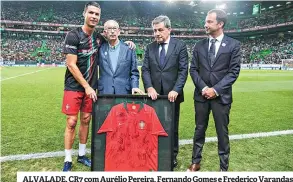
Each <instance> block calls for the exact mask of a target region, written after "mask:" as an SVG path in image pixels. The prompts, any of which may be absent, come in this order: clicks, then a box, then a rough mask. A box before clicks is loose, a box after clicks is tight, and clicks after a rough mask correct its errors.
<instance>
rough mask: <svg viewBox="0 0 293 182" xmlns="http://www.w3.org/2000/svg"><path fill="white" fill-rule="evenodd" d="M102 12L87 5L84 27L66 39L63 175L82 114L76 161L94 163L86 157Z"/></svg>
mask: <svg viewBox="0 0 293 182" xmlns="http://www.w3.org/2000/svg"><path fill="white" fill-rule="evenodd" d="M100 15H101V8H100V5H99V4H98V3H96V2H89V3H87V4H86V5H85V8H84V11H83V16H84V25H83V26H82V27H79V28H76V29H75V30H72V31H70V32H69V33H68V34H67V35H66V38H65V45H64V48H63V53H65V54H66V64H67V69H66V73H65V82H64V84H65V89H64V97H63V105H62V112H63V113H64V114H66V115H67V118H66V128H65V136H64V144H65V160H64V167H63V171H70V170H71V168H72V157H71V156H72V145H73V142H74V137H75V126H76V124H77V120H78V113H79V112H80V127H79V151H78V158H77V161H78V162H79V163H82V164H84V165H86V166H88V167H90V166H91V161H90V160H89V159H88V158H87V157H86V156H85V152H86V151H85V150H86V143H87V138H88V133H89V122H90V119H91V112H92V101H96V100H97V95H96V91H95V90H94V89H93V87H94V86H95V82H96V80H97V77H96V74H97V71H96V69H97V62H96V54H97V53H98V49H99V46H100V45H101V43H103V42H105V40H104V38H103V37H102V36H101V35H100V34H99V33H97V32H95V27H96V25H97V24H98V23H99V21H100Z"/></svg>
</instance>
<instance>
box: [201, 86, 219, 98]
mask: <svg viewBox="0 0 293 182" xmlns="http://www.w3.org/2000/svg"><path fill="white" fill-rule="evenodd" d="M202 95H203V96H204V97H205V98H206V99H214V98H216V97H217V95H216V93H215V90H214V89H213V88H207V89H205V90H204V91H203V92H202Z"/></svg>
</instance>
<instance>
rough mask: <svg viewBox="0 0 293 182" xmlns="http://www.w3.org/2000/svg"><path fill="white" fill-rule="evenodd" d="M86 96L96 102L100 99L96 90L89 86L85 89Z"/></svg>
mask: <svg viewBox="0 0 293 182" xmlns="http://www.w3.org/2000/svg"><path fill="white" fill-rule="evenodd" d="M85 94H86V95H87V96H88V97H89V98H91V99H93V101H94V102H96V100H97V99H98V98H97V94H96V91H95V90H94V89H92V87H90V86H88V87H86V88H85Z"/></svg>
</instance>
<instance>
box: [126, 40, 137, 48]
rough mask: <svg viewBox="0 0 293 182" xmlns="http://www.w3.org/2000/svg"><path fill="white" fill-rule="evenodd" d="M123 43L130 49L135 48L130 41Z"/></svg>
mask: <svg viewBox="0 0 293 182" xmlns="http://www.w3.org/2000/svg"><path fill="white" fill-rule="evenodd" d="M124 43H125V44H127V45H128V47H129V48H130V49H135V48H136V46H135V44H134V42H132V41H125V42H124Z"/></svg>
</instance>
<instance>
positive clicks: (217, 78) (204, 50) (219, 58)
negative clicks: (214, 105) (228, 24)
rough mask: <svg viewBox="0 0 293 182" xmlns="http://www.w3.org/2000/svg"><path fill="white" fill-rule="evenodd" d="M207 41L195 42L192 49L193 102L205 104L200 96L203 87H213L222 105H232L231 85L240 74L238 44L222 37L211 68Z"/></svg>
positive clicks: (233, 40)
mask: <svg viewBox="0 0 293 182" xmlns="http://www.w3.org/2000/svg"><path fill="white" fill-rule="evenodd" d="M208 49H209V39H204V40H201V41H199V42H197V43H196V44H195V46H194V48H193V57H192V62H191V65H190V76H191V78H192V80H193V83H194V85H195V90H194V100H195V101H198V102H205V101H206V100H207V99H206V98H205V97H203V96H202V95H201V92H202V89H203V88H204V87H205V86H208V87H213V88H214V89H215V90H216V91H217V93H218V94H219V96H218V97H216V98H215V99H216V100H217V102H219V103H222V104H230V103H232V85H233V83H234V82H235V81H236V79H237V78H238V75H239V72H240V42H239V41H237V40H235V39H233V38H230V37H228V36H226V35H224V37H223V40H222V42H221V44H220V48H219V50H218V53H217V55H216V58H215V63H214V65H213V66H211V65H210V61H209V59H208Z"/></svg>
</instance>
